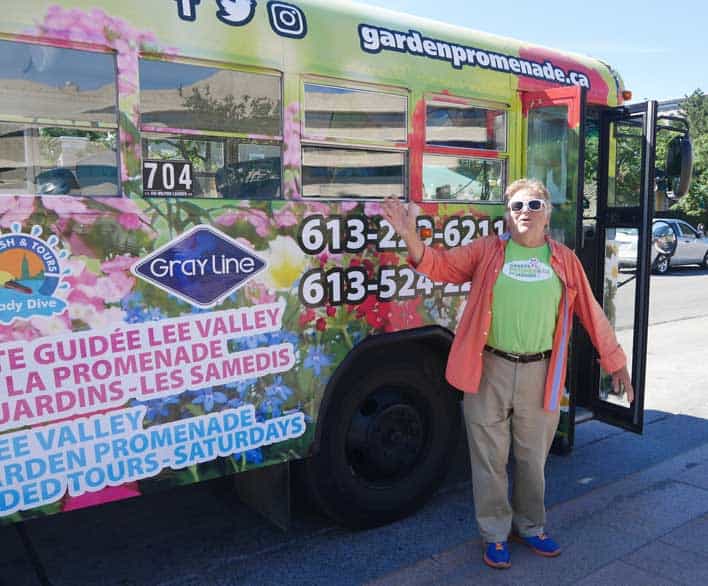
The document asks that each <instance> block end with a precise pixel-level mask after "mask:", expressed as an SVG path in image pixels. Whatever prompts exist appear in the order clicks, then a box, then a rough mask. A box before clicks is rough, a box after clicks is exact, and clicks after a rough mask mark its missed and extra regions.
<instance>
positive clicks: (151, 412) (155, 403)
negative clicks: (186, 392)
mask: <svg viewBox="0 0 708 586" xmlns="http://www.w3.org/2000/svg"><path fill="white" fill-rule="evenodd" d="M131 405H133V406H135V405H144V406H145V407H147V411H145V420H146V421H158V420H160V419H165V418H167V417H168V416H169V414H170V405H179V399H178V398H177V397H165V398H164V399H151V400H150V401H133V402H132V403H131Z"/></svg>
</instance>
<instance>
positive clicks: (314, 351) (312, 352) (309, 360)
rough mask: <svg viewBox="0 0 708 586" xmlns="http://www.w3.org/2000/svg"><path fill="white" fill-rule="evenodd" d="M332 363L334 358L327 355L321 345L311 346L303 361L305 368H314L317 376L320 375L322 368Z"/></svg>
mask: <svg viewBox="0 0 708 586" xmlns="http://www.w3.org/2000/svg"><path fill="white" fill-rule="evenodd" d="M330 364H332V358H331V357H329V356H327V355H326V354H325V353H324V352H323V351H322V346H321V345H317V346H310V348H309V350H308V351H307V357H306V358H305V360H304V362H303V366H304V367H305V368H309V369H311V370H314V371H315V375H317V376H320V373H321V372H322V368H326V367H328V366H329V365H330Z"/></svg>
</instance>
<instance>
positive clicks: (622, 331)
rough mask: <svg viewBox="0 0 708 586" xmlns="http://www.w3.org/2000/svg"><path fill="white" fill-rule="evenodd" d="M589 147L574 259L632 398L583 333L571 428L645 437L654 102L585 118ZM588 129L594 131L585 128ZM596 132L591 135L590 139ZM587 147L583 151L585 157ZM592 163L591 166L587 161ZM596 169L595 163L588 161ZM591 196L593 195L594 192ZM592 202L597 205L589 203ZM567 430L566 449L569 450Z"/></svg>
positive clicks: (577, 351) (577, 345)
mask: <svg viewBox="0 0 708 586" xmlns="http://www.w3.org/2000/svg"><path fill="white" fill-rule="evenodd" d="M588 122H589V123H588V124H587V126H588V137H586V141H585V142H586V144H588V145H589V144H591V141H592V145H593V147H594V148H595V149H596V153H597V159H596V160H597V164H596V165H597V166H596V168H594V169H588V168H587V166H586V170H585V173H586V175H588V174H590V175H593V174H594V180H593V181H592V182H590V185H586V188H585V195H584V198H583V204H584V205H583V206H582V207H583V208H584V209H583V213H582V216H581V217H582V221H583V232H582V238H581V242H580V246H579V248H580V250H579V254H580V256H581V258H582V260H583V263H584V265H585V267H586V270H587V272H588V275H589V277H590V281H591V283H592V286H593V290H594V292H595V295H596V297H597V298H598V299H599V300H601V303H602V305H603V309H604V310H605V313H606V314H607V315H608V317H609V318H610V320H611V321H612V323H613V324H614V327H615V330H616V332H617V336H618V339H619V341H620V344H621V345H622V347H623V349H624V351H625V353H626V354H627V358H628V365H627V367H628V369H629V371H630V373H631V376H632V386H633V387H634V394H635V398H634V401H633V403H631V404H630V403H629V402H628V401H627V399H626V396H624V395H616V394H614V393H613V392H612V381H611V378H610V376H609V374H608V373H605V372H603V371H602V369H601V368H600V366H599V364H598V362H597V360H596V357H597V355H596V353H595V352H594V349H593V348H592V346H591V344H590V341H589V339H588V337H587V335H586V334H585V332H578V331H577V330H576V335H575V344H574V348H573V350H574V352H573V364H574V369H575V371H574V375H575V376H573V377H569V378H571V380H573V381H574V391H575V392H574V393H573V394H572V397H571V404H570V418H571V421H572V422H573V423H576V422H579V421H582V420H583V419H585V418H593V419H598V420H600V421H603V422H605V423H608V424H611V425H614V426H617V427H622V428H624V429H627V430H629V431H633V432H635V433H641V432H642V426H643V415H644V387H645V371H646V352H647V330H648V318H649V277H650V272H651V266H650V265H651V258H650V257H651V221H652V216H653V213H654V176H655V169H654V162H655V161H654V159H655V138H656V102H645V103H641V104H634V105H631V106H627V107H621V108H614V109H609V110H607V109H605V110H600V111H599V112H597V113H596V116H595V117H594V118H592V117H588ZM590 126H593V127H594V128H590ZM593 133H594V136H592V134H593ZM589 150H590V148H588V151H589ZM589 162H590V161H589ZM591 162H592V163H593V164H594V159H593V161H591ZM589 188H590V189H589ZM592 191H594V192H595V193H592ZM589 199H594V200H595V201H592V202H590V201H589ZM572 431H573V426H571V434H570V445H572Z"/></svg>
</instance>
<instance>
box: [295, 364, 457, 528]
mask: <svg viewBox="0 0 708 586" xmlns="http://www.w3.org/2000/svg"><path fill="white" fill-rule="evenodd" d="M426 370H427V371H426ZM361 372H362V374H360V375H359V377H358V378H355V376H356V375H355V374H354V373H352V377H351V380H349V381H347V382H346V383H345V384H344V385H342V386H341V387H339V388H338V389H337V395H336V396H335V397H333V401H332V403H331V405H332V406H331V407H330V409H329V410H328V412H327V414H326V415H325V419H324V421H323V422H322V425H324V428H323V429H322V435H321V437H322V440H321V445H320V450H319V452H318V454H316V455H314V456H313V457H312V458H310V460H309V461H308V478H309V481H310V486H311V488H312V490H313V493H314V496H315V499H316V500H317V502H318V503H319V504H320V505H321V506H322V508H323V509H324V511H325V512H326V513H327V514H328V515H329V516H330V517H332V518H333V519H334V520H336V521H337V522H339V523H341V524H343V525H345V526H348V527H351V528H367V527H375V526H378V525H383V524H385V523H389V522H391V521H394V520H396V519H400V518H402V517H405V516H406V515H408V514H410V513H411V512H413V511H415V510H416V509H418V508H419V507H421V506H422V505H423V504H424V503H425V501H426V500H427V499H428V498H429V497H430V496H431V495H432V494H433V493H434V492H435V490H436V489H437V488H438V487H439V486H440V483H441V482H442V480H443V478H444V476H445V473H446V472H447V470H448V466H449V463H450V456H451V453H452V451H453V450H454V449H455V446H456V442H457V437H458V432H459V425H460V406H459V400H458V398H457V393H456V392H455V391H454V390H453V389H452V388H451V387H449V386H448V384H447V383H446V382H445V379H444V376H443V371H442V365H441V364H440V365H437V367H436V368H433V369H425V368H421V367H420V366H418V367H416V366H415V365H413V364H407V363H400V364H397V363H394V364H391V365H389V366H386V367H384V368H379V369H370V370H369V369H365V368H363V369H361Z"/></svg>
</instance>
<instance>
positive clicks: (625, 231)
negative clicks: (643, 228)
mask: <svg viewBox="0 0 708 586" xmlns="http://www.w3.org/2000/svg"><path fill="white" fill-rule="evenodd" d="M615 243H616V244H617V246H618V248H619V266H620V268H633V267H635V266H636V264H637V230H636V229H633V228H617V229H616V233H615ZM681 265H699V266H701V267H703V268H708V238H707V237H706V235H705V234H704V233H703V232H701V231H699V230H697V229H696V228H694V227H693V226H691V225H690V224H688V223H687V222H684V221H683V220H677V219H673V218H657V219H655V220H654V221H653V222H652V246H651V268H652V271H653V272H655V273H658V274H660V275H663V274H665V273H667V272H668V271H669V269H670V268H671V267H676V266H681Z"/></svg>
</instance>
